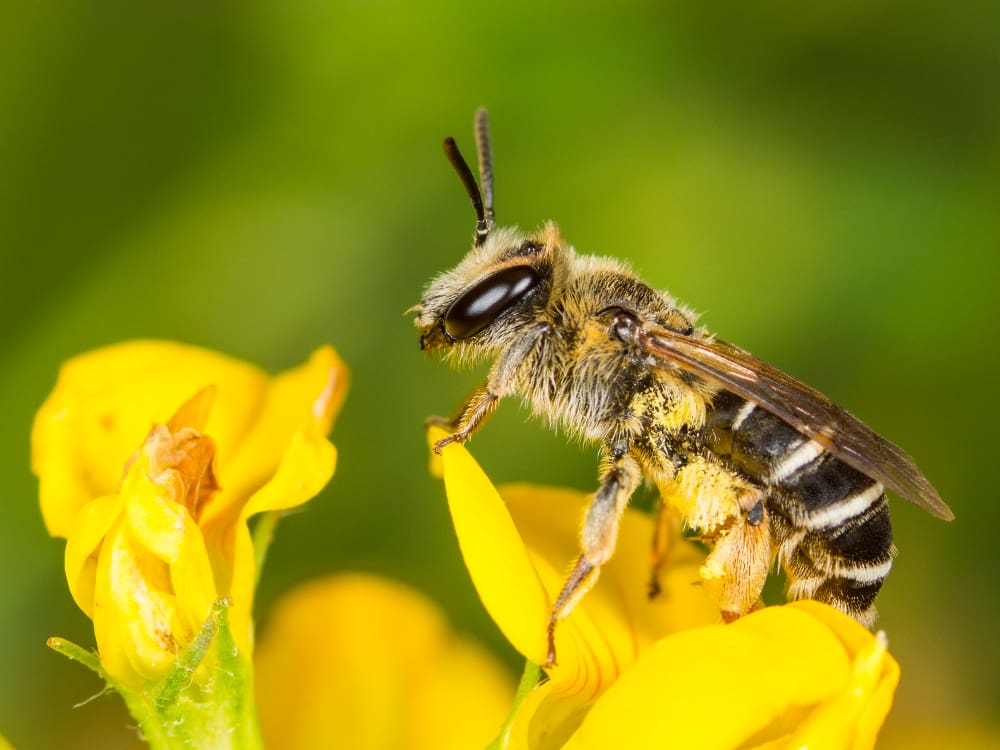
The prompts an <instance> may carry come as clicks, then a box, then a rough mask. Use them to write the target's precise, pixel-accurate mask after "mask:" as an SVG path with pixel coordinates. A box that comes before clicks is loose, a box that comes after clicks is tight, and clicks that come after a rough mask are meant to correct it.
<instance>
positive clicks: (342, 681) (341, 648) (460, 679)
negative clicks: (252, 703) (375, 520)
mask: <svg viewBox="0 0 1000 750" xmlns="http://www.w3.org/2000/svg"><path fill="white" fill-rule="evenodd" d="M255 662H256V685H257V703H258V709H259V713H260V718H261V726H262V729H263V732H264V737H265V739H266V741H267V746H268V747H269V748H272V749H275V750H284V749H286V748H303V749H306V748H308V749H311V748H322V747H344V748H399V750H424V749H425V748H426V749H427V750H449V749H450V748H454V749H455V750H468V748H477V747H485V745H486V744H487V743H488V742H489V741H490V740H491V739H492V738H493V736H494V735H495V734H496V732H497V728H498V727H499V725H500V722H501V721H502V719H503V717H504V715H505V713H506V711H507V709H508V708H509V706H510V701H511V698H512V696H513V688H514V686H513V681H512V680H511V679H510V676H509V675H508V674H507V673H506V672H505V671H504V670H503V669H502V668H501V667H500V665H499V664H498V663H497V662H496V661H495V660H494V659H493V658H492V657H490V655H489V654H488V653H487V652H486V651H485V650H484V649H482V648H480V647H479V646H478V645H476V644H474V643H472V642H471V641H468V640H466V639H464V638H462V637H461V636H458V635H456V634H455V633H454V632H453V631H452V630H451V628H450V627H449V626H448V624H447V622H446V621H445V619H444V617H443V615H442V613H441V612H440V611H439V610H438V609H437V608H436V607H435V606H434V605H433V604H432V603H431V602H430V601H429V600H427V599H426V598H425V597H423V596H422V595H420V594H419V593H417V592H415V591H413V590H411V589H409V588H407V587H405V586H402V585H400V584H396V583H392V582H389V581H386V580H384V579H380V578H377V577H375V576H368V575H341V576H332V577H329V578H324V579H321V580H317V581H314V582H311V583H308V584H306V585H304V586H302V587H300V588H299V589H297V590H296V591H294V592H292V593H291V594H288V595H286V596H285V597H284V599H283V600H282V601H281V602H279V604H278V605H277V607H276V609H275V611H274V612H273V614H272V615H271V617H270V620H269V623H268V625H267V628H266V630H265V632H264V634H263V636H262V638H261V642H260V644H259V646H258V649H257V655H256V659H255Z"/></svg>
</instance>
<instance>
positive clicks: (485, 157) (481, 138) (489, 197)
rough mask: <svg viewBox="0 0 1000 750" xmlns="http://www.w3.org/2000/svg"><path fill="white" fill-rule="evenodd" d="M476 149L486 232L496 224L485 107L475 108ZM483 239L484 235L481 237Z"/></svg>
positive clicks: (491, 160)
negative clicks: (484, 206)
mask: <svg viewBox="0 0 1000 750" xmlns="http://www.w3.org/2000/svg"><path fill="white" fill-rule="evenodd" d="M476 150H477V151H478V152H479V181H480V182H481V183H482V185H483V198H484V202H485V204H486V232H487V234H488V233H489V232H490V230H492V229H493V227H494V226H495V225H496V219H495V218H494V216H493V151H492V149H491V148H490V116H489V114H488V113H487V112H486V107H480V108H479V109H478V110H476ZM483 239H485V237H483Z"/></svg>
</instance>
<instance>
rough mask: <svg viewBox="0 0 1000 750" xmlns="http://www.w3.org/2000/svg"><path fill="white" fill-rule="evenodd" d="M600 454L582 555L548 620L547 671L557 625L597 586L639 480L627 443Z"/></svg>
mask: <svg viewBox="0 0 1000 750" xmlns="http://www.w3.org/2000/svg"><path fill="white" fill-rule="evenodd" d="M603 454H604V457H603V459H602V471H601V484H600V487H598V489H597V492H596V493H595V494H594V499H593V500H592V501H591V503H590V506H589V507H588V508H587V512H586V514H585V515H584V519H583V528H582V529H581V531H580V549H581V554H580V556H579V557H578V558H577V560H576V564H575V565H574V566H573V570H572V571H571V572H570V574H569V578H567V579H566V582H565V583H564V584H563V587H562V590H561V591H560V592H559V596H558V597H557V598H556V602H555V604H554V605H553V607H552V614H551V616H550V617H549V625H548V629H547V635H548V654H547V661H546V664H545V666H546V667H552V666H554V665H555V663H556V643H555V632H556V625H557V624H558V623H559V621H560V620H562V619H564V618H565V617H566V616H567V615H568V614H569V613H570V612H571V611H572V610H573V607H574V606H576V603H577V602H578V601H580V599H581V597H583V595H584V594H586V593H587V592H588V591H590V589H591V588H592V587H593V585H594V584H595V583H596V582H597V577H598V575H600V572H601V566H602V565H604V563H606V562H607V561H608V560H609V559H610V558H611V555H612V554H613V553H614V551H615V542H616V541H617V539H618V525H619V522H620V521H621V517H622V514H623V513H624V512H625V508H626V506H627V505H628V501H629V498H630V497H631V496H632V493H633V492H634V491H635V488H636V487H637V486H638V485H639V481H640V479H641V478H642V471H641V469H640V467H639V463H638V462H637V461H636V460H635V458H633V457H632V456H631V455H630V454H629V452H628V445H627V443H624V442H622V443H620V444H606V445H605V446H604V449H603Z"/></svg>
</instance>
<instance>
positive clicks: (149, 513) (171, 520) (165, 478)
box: [70, 455, 188, 563]
mask: <svg viewBox="0 0 1000 750" xmlns="http://www.w3.org/2000/svg"><path fill="white" fill-rule="evenodd" d="M158 479H159V481H155V482H154V481H153V479H152V478H151V477H150V475H149V459H148V457H146V456H145V455H143V456H140V458H139V460H138V461H136V462H135V463H134V464H133V465H132V466H131V468H130V469H129V473H128V476H127V477H126V478H125V481H124V483H123V484H122V489H121V492H120V493H119V494H120V496H121V497H122V500H123V505H124V510H125V522H126V524H127V525H128V533H129V534H131V535H132V536H133V537H134V538H135V541H136V543H138V544H140V545H142V546H143V547H145V548H146V549H148V550H149V551H150V552H152V553H154V554H155V555H156V556H158V557H159V558H160V559H161V560H163V561H164V562H168V563H170V562H174V561H176V560H177V558H178V556H179V555H180V547H181V544H182V543H183V541H184V532H185V524H184V521H185V518H187V517H188V512H187V509H186V508H185V507H184V505H183V504H182V503H183V501H184V497H185V488H184V486H183V483H182V482H181V481H180V478H179V477H178V476H177V474H176V472H166V473H165V475H162V474H161V475H160V477H159V478H158ZM70 538H72V536H71V537H70Z"/></svg>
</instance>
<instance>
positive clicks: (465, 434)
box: [427, 382, 500, 454]
mask: <svg viewBox="0 0 1000 750" xmlns="http://www.w3.org/2000/svg"><path fill="white" fill-rule="evenodd" d="M499 401H500V396H499V395H497V394H496V393H494V392H493V391H492V389H491V388H490V384H489V382H486V383H483V384H482V385H481V386H479V387H478V388H476V390H474V391H473V392H472V395H471V396H469V398H467V399H466V400H465V403H464V404H462V406H461V408H460V409H459V410H458V413H457V414H455V416H454V417H452V418H451V419H445V418H444V417H430V418H429V419H428V420H427V425H428V426H432V425H433V426H437V427H444V428H445V429H448V430H451V431H452V433H451V434H450V435H449V436H448V437H445V438H441V439H440V440H438V441H437V442H436V443H434V452H435V453H438V454H440V453H441V449H442V448H444V447H445V446H446V445H448V444H450V443H454V442H459V443H464V442H465V441H466V440H468V439H469V438H470V437H472V435H473V433H475V432H476V430H478V429H479V428H480V427H482V425H483V423H484V422H485V421H486V419H487V418H488V417H489V416H490V415H491V414H492V413H493V412H494V411H495V410H496V408H497V403H499Z"/></svg>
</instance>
